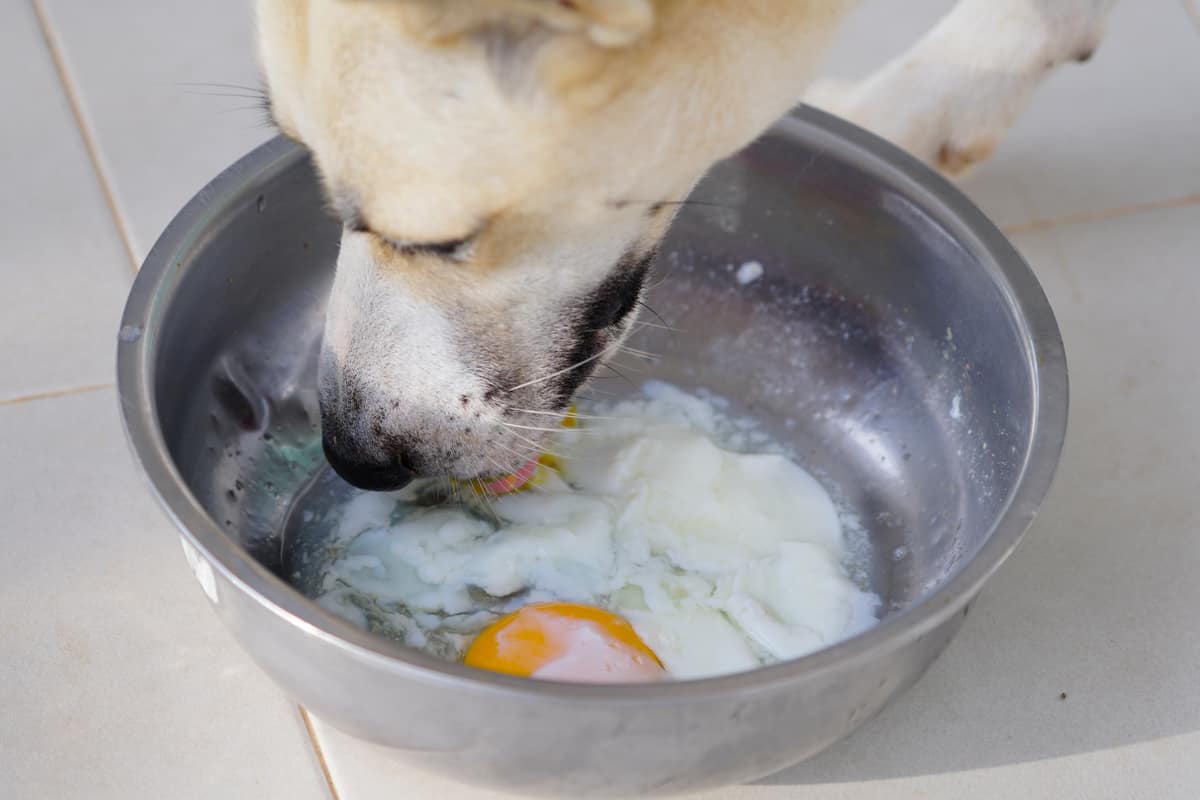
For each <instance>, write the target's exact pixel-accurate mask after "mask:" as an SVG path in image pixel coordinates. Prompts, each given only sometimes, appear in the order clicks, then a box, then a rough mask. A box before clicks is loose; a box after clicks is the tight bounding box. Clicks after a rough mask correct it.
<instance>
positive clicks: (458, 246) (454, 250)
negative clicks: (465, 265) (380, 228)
mask: <svg viewBox="0 0 1200 800" xmlns="http://www.w3.org/2000/svg"><path fill="white" fill-rule="evenodd" d="M380 238H381V239H383V241H385V242H387V243H388V245H389V246H390V247H391V248H392V249H393V250H395V251H396V252H397V253H402V254H404V255H427V256H436V257H438V258H445V259H449V260H451V261H462V260H463V259H465V258H466V257H467V255H469V250H470V247H471V242H472V241H474V238H475V237H474V236H467V237H465V238H462V239H450V240H447V241H444V242H400V241H396V240H395V239H389V238H388V237H386V236H382V237H380Z"/></svg>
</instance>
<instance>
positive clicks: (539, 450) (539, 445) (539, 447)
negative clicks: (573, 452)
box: [509, 429, 566, 461]
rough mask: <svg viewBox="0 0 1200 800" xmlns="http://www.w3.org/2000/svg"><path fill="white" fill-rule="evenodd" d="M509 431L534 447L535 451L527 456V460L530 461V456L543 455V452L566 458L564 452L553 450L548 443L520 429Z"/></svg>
mask: <svg viewBox="0 0 1200 800" xmlns="http://www.w3.org/2000/svg"><path fill="white" fill-rule="evenodd" d="M536 430H542V429H536ZM509 433H510V434H512V435H513V436H515V437H516V438H518V439H520V440H521V441H522V442H524V443H525V444H527V445H529V446H530V447H531V448H532V449H533V452H532V454H531V455H528V456H525V460H526V461H528V460H529V459H530V458H537V457H538V456H540V455H542V454H543V453H545V454H546V455H551V456H554V457H555V458H566V456H564V455H563V454H562V453H559V452H556V451H554V450H551V449H550V448H549V447H547V446H546V444H545V443H544V442H535V441H534V440H533V439H532V438H530V437H528V436H526V435H525V434H523V433H521V432H520V431H516V430H511V429H510V430H509Z"/></svg>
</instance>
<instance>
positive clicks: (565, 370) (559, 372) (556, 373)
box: [504, 300, 641, 392]
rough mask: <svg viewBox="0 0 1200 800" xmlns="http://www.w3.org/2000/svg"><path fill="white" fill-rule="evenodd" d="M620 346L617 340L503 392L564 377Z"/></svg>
mask: <svg viewBox="0 0 1200 800" xmlns="http://www.w3.org/2000/svg"><path fill="white" fill-rule="evenodd" d="M638 302H639V303H640V302H641V301H640V300H639V301H638ZM620 346H621V342H620V341H619V340H618V341H616V342H613V343H612V344H610V345H609V346H608V347H606V348H604V349H603V350H601V351H600V352H598V353H595V354H593V355H590V356H588V357H587V358H585V359H583V360H582V361H579V362H576V363H575V364H572V365H571V366H569V367H565V368H563V369H560V370H555V371H554V372H551V373H550V374H549V375H543V376H542V377H540V378H534V379H533V380H531V381H526V382H525V383H521V384H518V385H516V386H510V387H509V388H507V389H505V390H504V391H506V392H515V391H517V390H518V389H524V388H525V387H527V386H534V385H536V384H539V383H543V382H544V381H548V380H550V379H551V378H557V377H558V376H559V375H564V374H566V373H568V372H573V371H574V370H577V369H579V368H580V367H583V366H586V365H588V364H590V363H592V362H593V361H595V360H596V359H599V358H605V357H607V356H608V355H610V354H611V353H612V352H613V351H614V350H615V349H616V348H618V347H620Z"/></svg>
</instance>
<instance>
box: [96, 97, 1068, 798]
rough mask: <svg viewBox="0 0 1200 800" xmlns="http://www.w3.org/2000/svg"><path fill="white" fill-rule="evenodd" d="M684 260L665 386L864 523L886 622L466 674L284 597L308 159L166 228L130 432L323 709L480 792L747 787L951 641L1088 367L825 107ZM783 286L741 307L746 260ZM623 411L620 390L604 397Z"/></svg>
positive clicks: (779, 137)
mask: <svg viewBox="0 0 1200 800" xmlns="http://www.w3.org/2000/svg"><path fill="white" fill-rule="evenodd" d="M695 196H696V197H699V198H703V199H705V200H706V201H709V202H710V203H712V204H711V205H699V204H697V205H692V206H688V207H686V208H685V209H684V210H683V212H682V213H681V214H680V216H679V218H678V220H677V222H676V223H675V225H674V227H673V228H672V230H671V233H670V235H669V236H668V238H667V241H666V242H665V243H664V246H663V248H662V254H661V256H660V259H659V265H658V270H659V274H660V275H661V276H662V277H663V281H662V283H661V284H660V285H659V286H658V287H657V288H656V289H655V291H654V293H653V296H652V299H651V300H650V305H652V306H653V307H654V308H655V309H656V311H657V312H658V313H659V314H660V315H661V316H662V317H663V318H664V319H665V321H666V322H667V323H669V324H670V325H671V326H672V327H675V328H678V329H681V331H682V332H677V333H672V332H670V331H666V330H664V329H661V328H646V329H645V330H644V331H643V335H642V336H641V341H639V342H636V343H635V344H636V346H637V347H638V348H640V349H644V350H648V351H651V352H654V353H658V354H660V358H658V359H657V360H656V361H654V362H653V363H651V364H647V365H643V366H644V368H645V370H646V371H648V372H649V373H650V374H652V375H653V376H654V377H658V378H663V379H666V380H669V381H673V382H676V383H679V384H682V385H684V386H693V387H700V386H702V387H706V388H708V389H710V390H712V391H714V392H716V393H718V394H722V395H725V396H726V397H728V398H730V399H731V400H732V401H733V402H734V403H735V404H736V405H737V406H738V407H739V409H740V410H742V411H746V412H749V413H751V414H753V415H754V416H755V417H757V418H758V419H759V420H760V421H762V422H763V423H764V424H765V425H767V426H768V427H769V428H770V429H771V431H772V432H773V433H774V434H775V435H776V436H777V437H779V438H780V439H782V440H784V441H786V442H787V443H789V444H790V445H791V446H792V447H793V448H794V450H795V452H796V453H797V454H798V455H799V457H800V458H801V460H802V461H803V463H804V464H805V465H806V466H807V467H809V468H810V469H812V470H814V471H815V472H816V474H817V475H818V476H819V477H820V478H821V479H822V480H823V481H824V483H825V484H826V486H827V488H829V489H830V491H831V492H832V493H833V494H834V496H835V498H836V499H837V500H838V502H839V503H840V504H841V505H842V506H843V508H844V509H845V511H846V513H847V518H854V519H856V520H857V522H858V524H860V525H861V526H862V528H864V529H865V531H866V532H867V534H868V535H869V538H870V542H871V545H872V546H871V557H870V559H869V566H868V568H867V569H866V570H865V573H866V575H865V577H864V580H866V581H867V582H868V583H869V584H870V587H871V588H872V589H873V590H874V591H875V592H877V593H878V594H879V595H880V596H881V597H882V598H883V603H884V605H883V609H882V617H883V618H882V621H881V622H880V624H879V625H878V626H877V627H875V628H873V629H872V630H870V631H868V632H866V633H864V634H862V635H859V636H857V637H855V638H852V639H850V640H847V641H844V642H841V643H839V644H837V645H834V646H832V647H829V648H827V649H824V650H821V651H819V652H817V653H814V654H812V655H809V656H806V657H804V658H800V659H797V660H794V661H790V662H785V663H781V664H777V665H774V666H770V667H766V668H762V669H759V670H755V671H752V672H746V673H741V674H736V675H728V676H724V677H718V678H710V679H705V680H695V681H683V682H677V683H668V684H660V685H641V686H585V685H570V684H557V683H547V682H538V681H531V680H525V679H519V678H511V677H508V676H503V675H498V674H491V673H486V672H481V671H476V670H473V669H469V668H467V667H463V666H461V665H458V664H450V663H444V662H442V661H438V660H435V659H433V658H431V657H428V656H426V655H424V654H422V653H419V652H416V651H412V650H408V649H405V648H403V647H401V646H399V645H396V644H393V643H391V642H389V641H386V640H384V639H382V638H377V637H375V636H373V635H371V634H368V633H366V632H364V631H362V630H359V629H358V628H355V627H353V626H351V625H350V624H349V623H347V622H344V621H343V620H341V619H339V618H337V617H334V616H332V615H330V614H329V613H327V612H325V611H323V610H322V609H320V608H319V607H318V606H317V605H315V604H314V603H312V602H310V601H309V600H308V599H306V598H305V597H304V596H303V595H302V594H301V593H299V592H298V591H296V590H295V589H293V588H292V587H291V586H290V585H289V584H288V582H287V581H286V580H284V579H283V578H282V577H281V574H282V573H283V571H284V570H283V556H281V552H282V551H281V541H280V538H281V531H282V530H283V529H284V524H285V518H286V515H287V511H288V508H289V507H290V505H291V502H292V500H293V498H294V496H295V495H296V493H297V492H298V491H300V490H301V488H302V487H303V486H304V485H305V483H306V481H308V480H309V479H310V478H311V476H312V474H313V472H314V471H315V470H317V469H319V468H320V466H321V458H320V441H319V431H318V427H317V420H318V419H319V416H318V413H317V398H316V392H315V386H316V381H315V369H316V353H317V346H318V342H319V339H320V335H321V325H322V320H323V313H324V309H323V306H324V303H325V297H326V292H327V289H328V287H329V284H330V280H331V276H332V272H333V264H334V261H335V254H336V249H337V242H338V237H339V234H340V228H339V226H338V225H337V224H336V223H334V222H332V221H330V220H329V219H327V218H326V216H325V215H324V213H323V211H322V200H321V196H320V193H319V191H318V188H317V184H316V181H315V180H314V177H313V172H312V167H311V165H310V163H309V161H308V159H307V157H306V154H305V153H304V152H303V151H302V150H301V149H300V148H298V147H296V146H295V145H293V144H290V143H288V142H286V141H283V140H276V141H273V142H270V143H268V144H266V145H264V146H262V147H260V148H259V149H257V150H255V151H254V152H253V153H251V154H250V155H248V156H247V157H245V158H243V159H242V160H241V161H239V162H238V163H236V164H235V165H234V166H232V167H231V168H230V169H228V170H227V171H226V172H224V173H223V174H221V175H220V176H219V177H217V179H216V180H214V181H213V182H212V183H211V184H210V185H209V186H208V187H206V188H205V189H204V190H203V191H201V192H200V193H199V194H198V195H197V196H196V198H195V199H193V200H192V201H191V202H190V203H189V204H188V205H187V206H186V207H185V208H184V209H183V210H182V211H181V212H180V213H179V215H178V216H177V217H176V218H175V220H174V221H173V222H172V223H171V225H170V226H169V227H168V228H167V230H166V232H165V233H164V234H163V235H162V238H161V239H160V240H159V241H158V243H157V244H156V245H155V247H154V250H153V251H152V252H151V253H150V256H149V257H148V258H147V259H146V263H145V265H144V266H143V268H142V271H141V273H140V274H139V275H138V278H137V281H136V282H135V284H134V287H133V291H132V294H131V296H130V299H129V303H128V306H127V308H126V310H125V316H124V320H123V327H122V329H121V334H120V342H121V343H120V345H119V357H118V371H119V384H120V397H121V408H122V412H123V414H124V418H125V425H126V428H127V431H128V435H129V439H130V441H131V443H132V447H133V450H134V452H135V453H136V455H137V458H138V459H139V460H140V461H141V464H142V466H143V468H144V469H145V471H146V474H147V475H148V476H149V478H150V483H151V485H152V487H153V489H154V491H155V493H156V494H157V495H158V497H159V499H160V500H161V502H162V503H163V505H164V506H165V507H166V509H167V512H168V513H169V514H170V516H171V518H172V519H173V520H174V521H175V523H176V525H177V526H178V527H179V529H180V531H181V532H182V535H183V543H184V550H185V553H186V554H187V556H188V558H189V560H190V561H191V564H192V567H193V569H194V571H195V573H196V576H197V578H198V579H199V581H200V583H201V585H202V586H203V588H204V590H205V592H206V593H207V594H208V597H209V599H210V600H211V601H212V603H213V606H214V608H215V609H216V611H217V613H218V614H219V615H220V617H221V618H222V619H223V620H224V621H225V623H226V624H227V625H228V626H229V627H230V629H231V630H232V631H233V633H234V635H235V636H237V638H238V639H239V640H240V641H241V643H242V644H243V646H244V647H245V648H246V649H247V650H248V651H249V652H250V654H251V655H252V656H253V657H254V659H255V660H256V661H257V662H258V663H259V664H260V665H261V666H262V667H263V669H265V670H266V671H267V672H268V673H269V674H270V675H271V676H272V677H274V678H275V680H277V681H278V682H279V683H280V684H281V685H282V686H283V687H284V688H285V689H286V690H287V691H288V692H290V693H291V694H292V695H293V696H295V697H296V699H298V700H299V701H300V702H301V703H303V704H304V705H305V706H307V707H308V708H310V709H312V710H313V711H315V712H316V713H317V714H318V715H319V716H321V717H322V718H323V719H325V720H327V721H329V722H330V723H332V724H334V725H336V726H338V727H339V728H342V729H343V730H345V731H347V732H349V733H351V734H354V735H357V736H360V737H363V738H366V739H369V740H372V741H374V742H377V743H381V744H384V745H389V746H391V747H393V748H395V749H396V750H395V752H396V754H397V757H400V758H406V759H408V760H411V761H413V762H416V763H418V764H420V765H422V766H425V767H428V768H432V769H434V770H437V771H440V772H443V773H446V774H448V775H451V776H454V777H456V778H459V779H462V780H466V781H470V782H474V783H479V784H485V785H489V786H494V787H502V788H507V789H510V790H518V791H522V792H527V793H529V792H537V793H562V794H571V795H575V794H584V793H590V794H641V793H649V792H660V793H667V792H676V791H684V790H692V789H697V788H702V787H710V786H714V785H719V784H725V783H731V782H736V781H746V780H750V779H753V778H757V777H759V776H762V775H765V774H768V773H770V772H773V771H775V770H779V769H781V768H783V767H786V766H789V765H791V764H793V763H795V762H797V761H800V760H802V759H805V758H807V757H809V756H811V755H813V754H815V753H817V752H818V751H820V750H822V749H824V748H826V747H828V746H829V745H830V744H832V743H833V742H835V741H837V740H838V739H840V738H842V737H844V736H846V735H847V734H848V733H850V732H851V731H852V730H854V729H855V728H856V727H858V726H859V725H861V724H862V723H863V722H864V721H866V720H867V719H870V718H871V717H872V716H873V715H875V714H876V713H877V712H878V711H879V710H880V709H881V708H882V707H883V706H884V705H885V704H886V703H887V702H888V701H889V700H890V699H891V698H893V697H895V696H896V695H897V694H898V693H900V692H902V691H903V690H904V689H905V688H907V687H908V686H910V685H911V684H912V683H913V682H914V681H916V680H917V678H918V677H919V676H920V675H921V674H922V672H924V670H925V669H926V667H928V666H929V664H930V662H932V661H933V659H934V658H936V657H937V655H938V654H939V653H940V652H941V651H942V650H943V648H945V647H946V645H947V643H948V642H949V641H950V639H951V637H952V636H953V635H954V634H955V632H956V631H957V630H958V628H959V625H960V623H961V621H962V619H963V617H964V616H965V615H966V611H967V605H968V603H969V602H970V601H971V599H972V598H973V597H974V596H975V594H976V593H977V592H978V591H979V589H980V587H981V585H982V584H983V582H984V581H985V580H986V579H987V577H988V576H989V575H991V573H992V572H993V571H994V570H995V569H996V568H997V567H998V566H999V565H1000V563H1001V562H1002V561H1003V560H1004V559H1005V557H1006V556H1007V555H1008V554H1009V553H1010V552H1011V551H1012V549H1013V547H1014V546H1015V545H1016V544H1017V541H1018V540H1019V539H1020V537H1021V535H1022V534H1023V532H1024V531H1025V529H1026V527H1027V526H1028V525H1029V523H1030V521H1031V520H1032V519H1033V517H1034V514H1035V513H1036V511H1037V507H1038V505H1039V503H1040V502H1041V500H1042V498H1043V496H1044V494H1045V492H1046V490H1047V487H1048V485H1049V482H1050V479H1051V476H1052V474H1053V472H1054V469H1055V466H1056V464H1057V461H1058V457H1059V451H1060V448H1061V445H1062V441H1063V436H1064V433H1065V427H1066V414H1067V374H1066V363H1065V359H1064V355H1063V349H1062V341H1061V339H1060V337H1059V332H1058V328H1057V326H1056V324H1055V321H1054V317H1053V314H1052V313H1051V310H1050V308H1049V306H1048V305H1047V302H1046V298H1045V296H1044V295H1043V294H1042V291H1041V289H1040V287H1039V286H1038V284H1037V281H1036V280H1035V279H1034V277H1033V275H1032V273H1031V272H1030V270H1029V268H1028V267H1027V266H1026V265H1025V263H1024V262H1023V261H1022V260H1021V258H1020V257H1019V256H1018V255H1017V253H1016V252H1015V251H1014V250H1013V248H1012V247H1011V246H1010V245H1009V244H1008V242H1007V241H1006V240H1005V239H1004V237H1003V236H1002V235H1001V234H1000V233H999V232H998V231H997V230H996V228H995V227H993V226H992V224H991V223H989V222H988V220H987V219H985V218H984V216H983V215H982V214H981V213H980V212H979V211H978V210H976V209H975V208H974V207H973V206H972V205H971V204H970V203H969V202H968V201H967V200H966V199H965V198H964V197H963V196H962V195H961V194H959V193H958V192H957V191H956V190H955V189H954V188H952V187H951V186H950V185H948V184H947V183H945V182H944V181H942V180H941V179H940V178H938V177H937V176H935V175H933V174H931V173H930V172H929V171H928V170H926V169H925V168H924V167H923V166H921V165H920V164H918V163H917V162H915V161H914V160H912V159H910V158H909V157H907V156H905V155H904V154H902V153H901V152H899V151H898V150H896V149H895V148H893V147H891V146H889V145H887V144H885V143H884V142H882V141H880V140H878V139H876V138H874V137H872V136H870V135H869V134H867V133H865V132H863V131H860V130H858V129H856V128H853V127H851V126H849V125H847V124H844V123H842V122H839V121H837V120H835V119H833V118H831V117H828V116H826V115H824V114H821V113H819V112H816V111H812V110H801V111H798V112H796V113H795V114H793V115H791V116H789V117H787V118H785V119H784V120H782V121H781V122H779V123H778V124H777V125H776V126H775V127H774V128H773V129H772V130H771V131H769V132H768V133H767V134H766V135H765V136H764V137H762V138H761V139H760V140H759V141H758V142H756V143H755V144H753V145H752V146H750V147H749V148H748V149H747V150H745V151H744V152H743V153H741V154H739V155H737V156H735V157H733V158H731V159H729V160H727V161H724V162H722V163H720V164H719V165H717V166H716V168H715V169H714V170H713V171H712V173H711V174H710V175H709V176H708V177H707V178H706V179H705V180H704V182H703V183H702V184H701V185H700V187H699V188H698V189H697V191H696V194H695ZM751 260H753V261H758V262H760V263H761V264H762V266H763V268H764V272H763V275H762V277H760V278H759V279H757V280H755V281H753V282H750V283H746V284H743V283H741V282H739V280H738V279H737V267H738V266H739V265H741V264H743V263H744V262H747V261H751ZM608 383H609V384H611V385H610V386H606V387H605V388H613V386H616V385H619V384H616V383H615V382H608Z"/></svg>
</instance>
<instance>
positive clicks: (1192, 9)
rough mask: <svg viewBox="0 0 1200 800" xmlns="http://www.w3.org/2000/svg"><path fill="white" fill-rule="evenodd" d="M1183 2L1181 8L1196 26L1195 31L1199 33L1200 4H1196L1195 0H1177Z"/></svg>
mask: <svg viewBox="0 0 1200 800" xmlns="http://www.w3.org/2000/svg"><path fill="white" fill-rule="evenodd" d="M1179 2H1181V3H1183V10H1184V11H1186V12H1187V15H1188V16H1189V17H1191V18H1192V23H1193V24H1194V25H1195V26H1196V32H1197V33H1200V5H1197V3H1196V0H1179Z"/></svg>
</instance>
